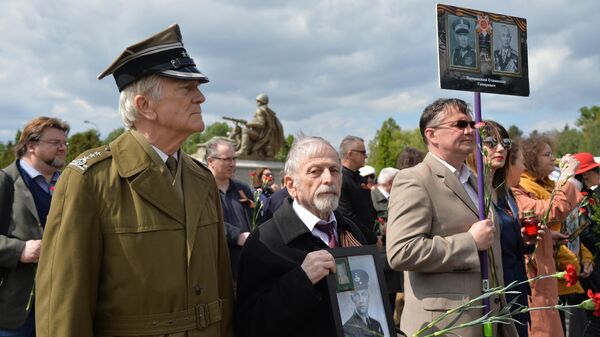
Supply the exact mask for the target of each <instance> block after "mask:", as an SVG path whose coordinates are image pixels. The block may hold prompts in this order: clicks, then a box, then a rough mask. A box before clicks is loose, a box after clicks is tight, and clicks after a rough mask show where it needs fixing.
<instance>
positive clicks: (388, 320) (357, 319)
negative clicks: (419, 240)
mask: <svg viewBox="0 0 600 337" xmlns="http://www.w3.org/2000/svg"><path fill="white" fill-rule="evenodd" d="M330 252H331V254H332V255H333V257H334V258H335V263H336V273H335V274H331V275H329V276H328V277H327V285H328V288H329V294H330V300H331V307H332V313H333V318H334V322H335V328H336V336H337V337H375V336H377V337H381V336H385V337H391V336H396V333H395V328H394V323H393V319H392V313H391V310H390V309H391V307H390V303H389V300H388V294H387V287H386V285H385V280H384V278H383V271H382V270H383V269H382V267H381V266H380V264H379V263H378V260H377V256H378V253H377V249H376V248H375V247H371V246H364V247H348V248H335V249H332V250H330Z"/></svg>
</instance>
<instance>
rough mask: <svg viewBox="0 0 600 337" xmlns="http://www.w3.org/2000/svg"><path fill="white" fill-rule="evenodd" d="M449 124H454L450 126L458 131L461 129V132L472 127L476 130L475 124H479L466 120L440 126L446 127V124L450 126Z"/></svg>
mask: <svg viewBox="0 0 600 337" xmlns="http://www.w3.org/2000/svg"><path fill="white" fill-rule="evenodd" d="M449 123H452V124H450V126H451V127H454V128H457V129H461V130H464V129H466V128H467V126H470V127H471V129H475V124H477V122H475V121H468V120H466V119H459V120H457V121H453V122H446V123H442V124H440V126H441V125H444V124H449Z"/></svg>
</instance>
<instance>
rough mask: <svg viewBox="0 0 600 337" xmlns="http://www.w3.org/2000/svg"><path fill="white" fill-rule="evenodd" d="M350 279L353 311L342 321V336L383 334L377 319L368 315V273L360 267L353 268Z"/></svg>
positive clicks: (374, 335)
mask: <svg viewBox="0 0 600 337" xmlns="http://www.w3.org/2000/svg"><path fill="white" fill-rule="evenodd" d="M352 280H353V282H354V290H353V291H351V293H350V299H351V300H352V303H354V313H353V314H352V316H350V318H349V319H348V320H347V321H346V322H345V323H344V336H345V337H376V336H384V333H383V329H382V328H381V324H380V323H379V321H378V320H376V319H375V318H373V317H371V316H369V274H367V272H366V271H364V270H362V269H353V270H352Z"/></svg>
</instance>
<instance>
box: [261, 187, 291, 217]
mask: <svg viewBox="0 0 600 337" xmlns="http://www.w3.org/2000/svg"><path fill="white" fill-rule="evenodd" d="M289 198H290V193H289V192H288V190H287V188H285V187H283V188H282V189H280V190H279V191H277V192H275V193H273V194H272V195H271V196H270V197H269V198H267V200H265V202H264V203H263V212H262V217H261V220H260V223H264V222H266V221H267V220H269V219H271V218H272V217H273V213H275V211H277V209H278V208H279V206H281V204H283V202H284V201H285V200H287V199H289Z"/></svg>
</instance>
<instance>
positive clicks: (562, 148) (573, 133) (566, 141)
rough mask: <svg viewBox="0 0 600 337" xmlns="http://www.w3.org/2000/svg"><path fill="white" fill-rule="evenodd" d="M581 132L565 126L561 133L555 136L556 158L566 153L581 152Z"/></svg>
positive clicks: (567, 125)
mask: <svg viewBox="0 0 600 337" xmlns="http://www.w3.org/2000/svg"><path fill="white" fill-rule="evenodd" d="M583 141H584V139H583V135H582V132H581V131H579V130H577V129H575V128H570V127H569V124H565V127H564V128H563V130H562V131H560V132H558V133H557V134H556V145H555V146H556V149H555V151H556V156H557V157H562V156H563V155H565V154H567V153H577V152H581V149H582V148H583V147H584V146H583Z"/></svg>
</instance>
